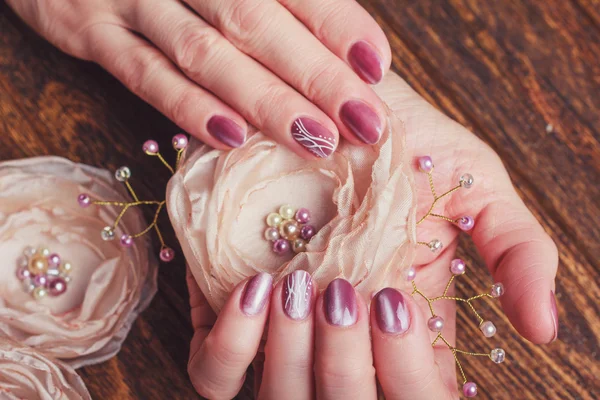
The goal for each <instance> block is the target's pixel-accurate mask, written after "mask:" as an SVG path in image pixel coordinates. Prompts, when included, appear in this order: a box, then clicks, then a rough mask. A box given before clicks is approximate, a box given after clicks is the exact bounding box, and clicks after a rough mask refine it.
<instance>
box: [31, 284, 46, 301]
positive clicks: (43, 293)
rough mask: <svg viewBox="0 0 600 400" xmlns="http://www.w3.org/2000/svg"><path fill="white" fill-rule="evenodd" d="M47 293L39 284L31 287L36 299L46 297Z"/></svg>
mask: <svg viewBox="0 0 600 400" xmlns="http://www.w3.org/2000/svg"><path fill="white" fill-rule="evenodd" d="M47 294H48V292H47V291H46V289H45V288H43V287H41V286H40V287H36V288H35V289H33V297H34V298H35V299H36V300H40V299H43V298H44V297H46V295H47Z"/></svg>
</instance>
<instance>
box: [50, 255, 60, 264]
mask: <svg viewBox="0 0 600 400" xmlns="http://www.w3.org/2000/svg"><path fill="white" fill-rule="evenodd" d="M48 264H50V266H51V267H58V266H59V265H60V256H59V255H58V254H56V253H54V254H50V255H49V256H48Z"/></svg>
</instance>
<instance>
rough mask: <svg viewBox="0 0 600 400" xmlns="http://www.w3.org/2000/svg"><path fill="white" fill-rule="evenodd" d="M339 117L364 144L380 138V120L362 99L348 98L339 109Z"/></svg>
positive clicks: (372, 142)
mask: <svg viewBox="0 0 600 400" xmlns="http://www.w3.org/2000/svg"><path fill="white" fill-rule="evenodd" d="M340 118H341V119H342V122H343V123H344V125H346V127H347V128H348V129H350V130H351V131H352V133H354V135H355V136H356V137H357V138H359V139H360V140H361V141H363V142H365V143H366V144H375V143H377V142H378V141H379V139H380V138H381V130H382V126H381V121H380V120H379V116H378V115H377V113H376V112H375V111H373V109H372V108H371V107H369V106H368V105H367V104H365V103H363V102H362V101H358V100H350V101H347V102H345V103H344V105H343V106H342V108H341V110H340Z"/></svg>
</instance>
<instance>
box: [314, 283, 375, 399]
mask: <svg viewBox="0 0 600 400" xmlns="http://www.w3.org/2000/svg"><path fill="white" fill-rule="evenodd" d="M314 370H315V381H316V388H317V398H318V399H361V400H370V399H375V398H376V395H377V389H376V385H375V370H374V368H373V356H372V353H371V342H370V339H369V314H368V311H367V307H366V305H365V304H364V301H363V300H362V298H361V297H360V296H357V295H356V292H355V291H354V288H353V287H352V285H351V284H350V283H348V281H346V280H344V279H335V280H334V281H332V282H331V283H330V284H329V286H328V287H327V289H326V290H325V292H324V293H323V294H322V295H321V296H320V297H319V299H318V301H317V304H316V306H315V367H314Z"/></svg>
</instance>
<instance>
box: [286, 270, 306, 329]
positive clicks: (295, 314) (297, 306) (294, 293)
mask: <svg viewBox="0 0 600 400" xmlns="http://www.w3.org/2000/svg"><path fill="white" fill-rule="evenodd" d="M312 287H313V283H312V278H311V277H310V274H309V273H308V272H306V271H303V270H300V269H299V270H296V271H294V272H292V273H291V274H289V275H288V276H287V277H286V278H285V281H284V282H283V290H282V291H281V302H282V304H283V311H284V312H285V314H286V315H287V316H288V317H290V318H291V319H295V320H298V321H299V320H303V319H304V318H306V317H308V314H310V310H311V306H312V295H313V291H312Z"/></svg>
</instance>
